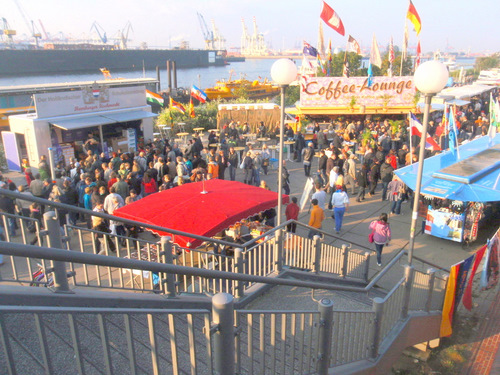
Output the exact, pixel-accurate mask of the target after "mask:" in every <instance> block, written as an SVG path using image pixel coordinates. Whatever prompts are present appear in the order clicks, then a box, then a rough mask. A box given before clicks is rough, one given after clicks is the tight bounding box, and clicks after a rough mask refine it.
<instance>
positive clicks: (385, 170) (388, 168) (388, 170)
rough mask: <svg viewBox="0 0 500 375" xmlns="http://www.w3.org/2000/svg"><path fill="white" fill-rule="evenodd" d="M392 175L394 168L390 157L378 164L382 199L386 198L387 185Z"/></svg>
mask: <svg viewBox="0 0 500 375" xmlns="http://www.w3.org/2000/svg"><path fill="white" fill-rule="evenodd" d="M393 176H394V168H393V167H392V165H391V159H389V158H386V159H385V162H384V163H382V165H381V166H380V180H381V181H382V201H385V200H386V199H387V187H388V186H389V182H391V181H392V177H393Z"/></svg>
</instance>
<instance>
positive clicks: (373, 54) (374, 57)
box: [370, 34, 382, 69]
mask: <svg viewBox="0 0 500 375" xmlns="http://www.w3.org/2000/svg"><path fill="white" fill-rule="evenodd" d="M370 64H372V65H375V66H378V67H379V69H380V68H381V67H382V58H381V57H380V50H379V49H378V44H377V39H375V34H373V40H372V49H371V51H370Z"/></svg>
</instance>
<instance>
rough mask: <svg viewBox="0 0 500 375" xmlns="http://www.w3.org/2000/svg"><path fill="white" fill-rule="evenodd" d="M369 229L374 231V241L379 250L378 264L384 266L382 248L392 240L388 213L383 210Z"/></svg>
mask: <svg viewBox="0 0 500 375" xmlns="http://www.w3.org/2000/svg"><path fill="white" fill-rule="evenodd" d="M369 229H371V231H372V233H373V243H374V244H375V251H376V252H377V266H379V267H381V266H382V250H383V249H384V245H386V246H388V245H389V242H390V241H391V226H390V225H389V223H388V222H387V214H386V213H385V212H382V213H381V214H380V216H379V218H378V220H373V221H372V222H371V223H370V226H369Z"/></svg>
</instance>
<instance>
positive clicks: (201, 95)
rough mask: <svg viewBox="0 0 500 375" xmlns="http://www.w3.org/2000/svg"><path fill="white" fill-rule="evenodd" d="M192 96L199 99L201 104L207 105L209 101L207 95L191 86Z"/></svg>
mask: <svg viewBox="0 0 500 375" xmlns="http://www.w3.org/2000/svg"><path fill="white" fill-rule="evenodd" d="M191 96H192V97H193V98H195V99H198V100H199V101H200V102H201V103H205V102H206V101H207V94H205V92H204V91H203V90H200V89H199V88H198V87H196V86H195V85H193V86H191Z"/></svg>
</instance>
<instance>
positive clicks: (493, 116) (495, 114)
mask: <svg viewBox="0 0 500 375" xmlns="http://www.w3.org/2000/svg"><path fill="white" fill-rule="evenodd" d="M499 112H500V111H498V102H496V103H495V101H494V100H493V95H492V94H491V92H490V127H489V129H488V137H489V142H488V143H489V146H493V138H495V135H496V134H497V127H498V123H499V120H500V118H499V116H500V113H499Z"/></svg>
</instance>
